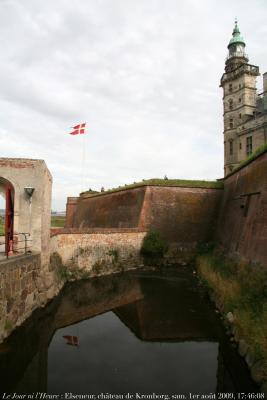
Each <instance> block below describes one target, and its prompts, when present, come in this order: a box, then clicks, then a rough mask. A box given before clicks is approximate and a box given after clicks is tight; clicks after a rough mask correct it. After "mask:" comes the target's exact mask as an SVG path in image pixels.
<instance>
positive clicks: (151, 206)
mask: <svg viewBox="0 0 267 400" xmlns="http://www.w3.org/2000/svg"><path fill="white" fill-rule="evenodd" d="M221 196H222V190H221V189H205V188H187V187H165V186H164V187H163V186H141V187H137V188H134V189H127V190H122V191H119V192H115V193H105V194H101V195H97V196H88V197H86V196H81V197H80V199H79V200H78V202H77V209H76V212H75V213H74V214H73V215H74V216H73V223H72V226H74V227H75V228H80V229H84V228H135V229H140V230H143V231H148V230H150V229H156V230H158V231H160V232H161V233H162V234H163V236H164V237H165V238H166V239H167V240H168V242H169V243H170V249H171V254H169V256H170V258H171V257H175V258H176V259H177V261H187V260H188V259H189V258H190V257H192V255H193V253H194V249H195V247H196V245H197V244H198V243H200V242H207V241H209V240H212V239H213V234H214V227H215V222H216V218H217V214H218V209H219V204H220V200H221ZM72 210H73V209H72Z"/></svg>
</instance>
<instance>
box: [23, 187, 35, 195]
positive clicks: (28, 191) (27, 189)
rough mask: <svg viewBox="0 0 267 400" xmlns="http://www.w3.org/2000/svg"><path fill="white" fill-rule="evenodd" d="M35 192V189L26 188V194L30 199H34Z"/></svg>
mask: <svg viewBox="0 0 267 400" xmlns="http://www.w3.org/2000/svg"><path fill="white" fill-rule="evenodd" d="M34 190H35V189H34V188H33V187H30V186H27V187H25V188H24V192H25V193H26V194H27V196H28V197H29V198H31V197H32V195H33V192H34Z"/></svg>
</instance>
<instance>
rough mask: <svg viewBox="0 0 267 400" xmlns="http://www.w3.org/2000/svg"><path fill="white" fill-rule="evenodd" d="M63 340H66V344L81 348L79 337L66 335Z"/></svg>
mask: <svg viewBox="0 0 267 400" xmlns="http://www.w3.org/2000/svg"><path fill="white" fill-rule="evenodd" d="M63 338H64V339H66V344H69V345H71V346H79V339H78V336H72V335H64V336H63Z"/></svg>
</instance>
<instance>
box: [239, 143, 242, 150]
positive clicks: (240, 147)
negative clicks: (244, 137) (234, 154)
mask: <svg viewBox="0 0 267 400" xmlns="http://www.w3.org/2000/svg"><path fill="white" fill-rule="evenodd" d="M241 149H242V143H241V142H240V143H239V150H241Z"/></svg>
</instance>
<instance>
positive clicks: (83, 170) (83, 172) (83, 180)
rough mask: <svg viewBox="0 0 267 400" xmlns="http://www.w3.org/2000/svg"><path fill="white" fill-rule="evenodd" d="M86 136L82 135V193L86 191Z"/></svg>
mask: <svg viewBox="0 0 267 400" xmlns="http://www.w3.org/2000/svg"><path fill="white" fill-rule="evenodd" d="M84 136H85V134H83V135H82V137H83V138H82V191H84V190H85V138H84Z"/></svg>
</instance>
